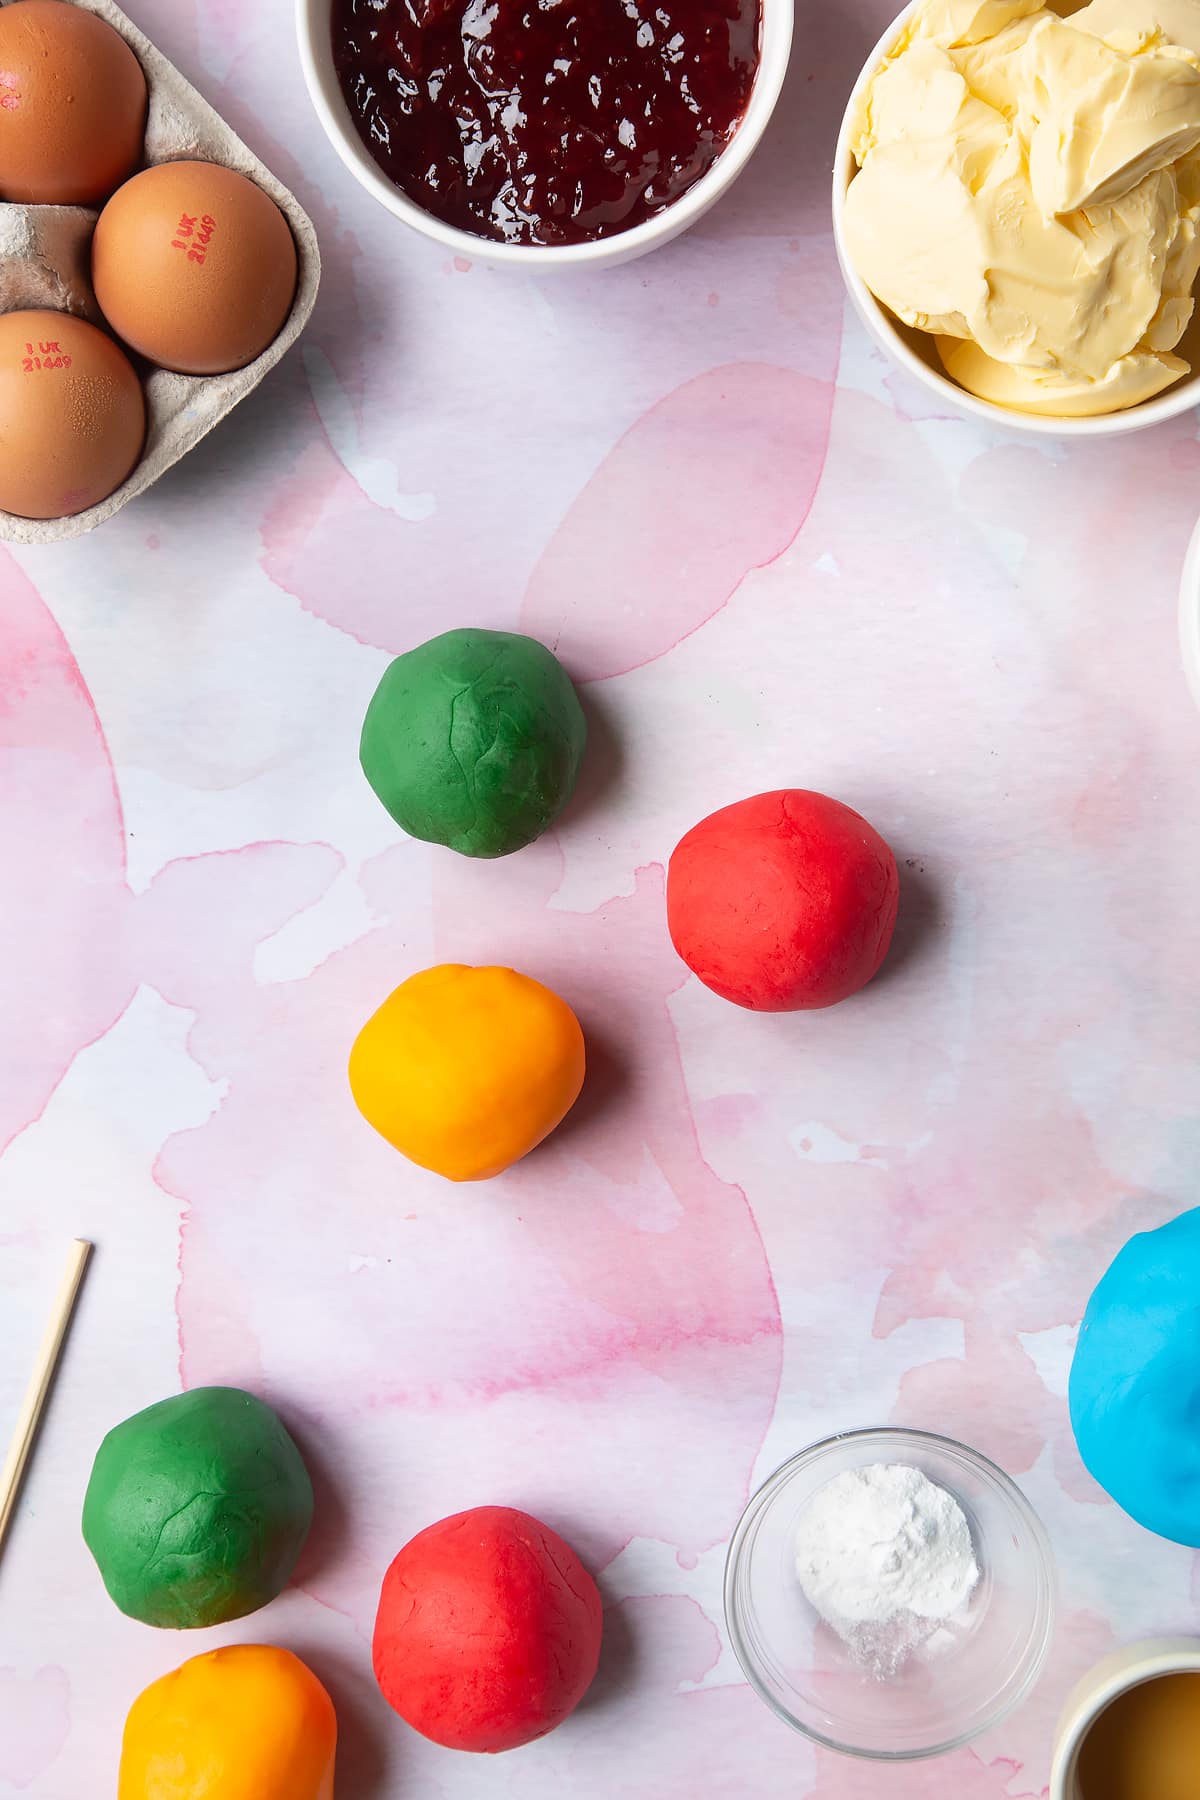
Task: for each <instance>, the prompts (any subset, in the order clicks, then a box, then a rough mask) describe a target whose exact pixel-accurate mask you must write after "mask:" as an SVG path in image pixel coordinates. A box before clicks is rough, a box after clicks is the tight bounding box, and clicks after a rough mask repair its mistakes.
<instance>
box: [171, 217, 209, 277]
mask: <svg viewBox="0 0 1200 1800" xmlns="http://www.w3.org/2000/svg"><path fill="white" fill-rule="evenodd" d="M216 229H217V221H216V220H215V219H214V218H213V216H212V214H211V213H204V214H202V215H201V216H200V217H197V216H196V215H195V214H193V213H183V214H181V215H180V219H179V223H178V225H177V226H176V227H175V236H174V237H173V238H172V239H171V248H172V250H182V251H184V252H185V253H186V255H187V259H188V261H189V262H194V263H199V264H200V265H201V267H203V265H204V261H205V258H206V257H207V255H208V246H209V245H210V244H211V242H212V238H213V233H214V231H215V230H216Z"/></svg>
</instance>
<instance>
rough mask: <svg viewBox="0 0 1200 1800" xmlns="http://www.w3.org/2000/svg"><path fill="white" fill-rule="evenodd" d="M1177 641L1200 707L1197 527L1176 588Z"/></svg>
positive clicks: (1199, 544) (1199, 531) (1199, 546)
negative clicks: (1177, 590) (1177, 606)
mask: <svg viewBox="0 0 1200 1800" xmlns="http://www.w3.org/2000/svg"><path fill="white" fill-rule="evenodd" d="M1179 642H1180V646H1181V648H1182V650H1183V672H1184V674H1185V675H1186V676H1187V678H1188V686H1189V687H1190V688H1191V690H1192V696H1193V698H1194V699H1195V702H1196V705H1197V706H1200V525H1197V527H1196V529H1195V531H1194V532H1193V533H1192V541H1191V543H1190V544H1189V545H1188V551H1187V555H1186V557H1185V558H1184V563H1183V579H1182V581H1181V582H1180V585H1179Z"/></svg>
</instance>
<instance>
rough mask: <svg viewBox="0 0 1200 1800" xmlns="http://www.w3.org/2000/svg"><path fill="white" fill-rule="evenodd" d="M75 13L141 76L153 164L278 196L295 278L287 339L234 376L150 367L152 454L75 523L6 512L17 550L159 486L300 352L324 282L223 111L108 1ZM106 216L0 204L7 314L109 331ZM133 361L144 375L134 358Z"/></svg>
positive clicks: (86, 3)
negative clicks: (101, 273)
mask: <svg viewBox="0 0 1200 1800" xmlns="http://www.w3.org/2000/svg"><path fill="white" fill-rule="evenodd" d="M71 4H72V5H76V6H82V7H85V8H86V10H87V11H88V12H94V13H99V15H100V17H101V18H102V19H107V21H108V23H109V24H110V25H112V26H114V27H115V28H116V30H117V31H119V32H120V34H121V36H122V37H123V38H124V39H125V41H126V43H127V44H128V45H129V46H130V48H131V49H132V50H133V52H134V53H135V55H136V56H137V58H138V61H139V62H140V63H141V65H142V68H143V69H144V70H145V74H146V84H147V86H148V88H149V90H150V110H149V116H148V119H147V123H146V150H145V158H144V162H145V164H146V165H149V164H151V163H161V162H179V161H181V160H188V159H192V160H195V161H199V162H217V163H224V164H225V165H226V166H227V167H228V168H231V169H237V170H238V172H239V173H240V174H242V175H248V176H249V177H250V179H251V181H255V182H257V183H258V185H259V187H260V188H262V189H263V191H264V192H265V193H267V194H269V195H270V196H271V198H272V200H274V202H275V204H276V205H277V206H278V207H279V208H280V210H281V212H282V213H283V215H284V217H285V218H286V219H287V222H288V224H289V225H290V226H291V228H292V236H293V238H294V239H295V240H296V256H297V260H298V264H299V279H298V281H297V284H296V297H295V299H294V300H293V302H292V310H291V312H290V313H289V314H288V317H287V320H286V323H285V324H284V327H283V330H282V331H281V332H280V333H279V336H278V337H277V338H276V339H275V341H274V343H272V344H269V345H268V347H267V348H266V349H265V350H264V351H263V353H262V355H261V356H260V357H258V358H256V360H255V361H254V362H252V363H249V364H248V365H247V366H246V367H245V368H244V369H235V370H234V371H233V373H232V374H230V375H175V374H172V373H171V372H170V371H168V370H166V369H146V370H144V376H143V386H144V389H145V394H146V427H147V429H146V446H145V449H144V450H143V451H142V459H141V461H140V462H139V463H138V465H137V467H136V468H135V469H134V471H133V473H132V475H130V476H129V478H128V480H127V481H125V482H124V483H123V484H122V485H121V486H120V487H119V488H118V489H117V491H116V493H115V494H110V495H109V497H108V499H107V500H104V501H102V502H101V503H100V505H99V506H92V507H89V508H88V510H87V511H86V512H81V513H76V514H74V516H73V517H71V518H68V519H22V518H18V517H17V515H16V514H15V513H6V512H2V511H0V538H3V539H7V540H8V542H10V543H16V544H48V543H54V542H56V541H57V540H58V539H60V538H70V537H78V536H80V535H81V533H83V532H85V531H91V530H93V529H94V527H95V526H97V525H101V524H103V522H104V520H105V519H109V518H111V517H112V515H113V513H115V512H119V511H120V509H121V507H123V506H124V505H126V504H127V502H128V501H130V500H133V499H135V498H136V496H137V495H138V494H141V493H144V492H145V490H146V489H147V488H148V487H151V486H152V485H153V484H154V482H156V481H157V480H158V478H159V476H160V475H162V474H164V473H165V472H166V470H167V469H169V468H170V467H171V465H172V463H177V462H178V461H179V459H180V457H181V456H186V454H187V452H188V451H189V450H190V449H191V448H192V446H193V445H194V444H197V443H199V441H200V439H201V438H202V437H204V436H205V435H206V433H208V432H210V431H211V430H212V428H213V426H214V425H216V424H217V423H218V422H219V421H220V420H221V419H223V418H224V417H225V414H226V413H227V412H230V411H231V410H232V408H233V407H235V406H236V405H237V403H238V401H239V400H244V399H245V397H246V395H247V394H248V393H250V392H251V391H252V389H254V388H256V387H257V386H258V384H259V382H260V381H261V380H262V378H263V376H264V375H265V374H266V373H267V371H268V370H269V369H272V368H274V366H275V364H276V363H277V362H278V361H279V359H280V357H281V356H282V355H283V354H284V352H285V351H286V350H287V349H288V347H289V346H290V345H291V344H294V343H295V341H296V339H297V338H298V337H299V335H300V333H301V332H302V331H303V329H304V327H305V325H306V324H307V323H308V318H309V315H310V314H311V312H312V309H313V303H314V302H315V300H316V297H317V286H318V283H319V281H320V278H321V258H320V253H319V251H318V249H317V234H316V232H315V231H314V230H313V226H312V221H311V220H310V219H309V217H308V215H307V214H306V213H305V212H304V210H303V208H302V207H301V206H300V204H299V202H298V201H297V199H296V197H295V195H294V194H292V193H290V192H289V191H288V189H287V188H285V187H284V185H283V183H282V182H280V181H277V180H276V178H275V177H274V175H272V174H271V172H270V170H269V169H267V168H264V167H263V165H262V163H260V162H259V160H258V158H257V157H256V156H255V155H254V154H253V153H252V152H251V151H250V150H248V149H247V148H246V145H245V144H243V142H242V140H241V139H240V138H239V137H238V136H237V134H236V132H234V131H232V130H230V128H229V126H228V125H227V124H226V123H225V121H224V119H222V118H221V116H220V114H219V113H216V112H214V111H213V109H212V107H211V106H210V105H209V104H208V102H207V100H204V99H202V98H201V96H200V95H199V94H198V93H197V92H196V90H195V88H194V87H193V86H192V85H191V83H190V82H188V81H185V80H184V78H183V76H182V75H181V74H180V73H179V70H178V69H177V68H176V67H175V65H174V64H173V63H170V62H168V61H167V59H166V57H165V56H163V55H162V53H161V51H158V50H156V49H155V47H154V45H153V44H152V43H151V42H150V40H149V39H148V38H147V37H145V36H144V35H143V34H142V32H140V31H139V30H138V29H137V27H136V26H135V25H134V24H133V23H132V22H131V21H130V20H129V19H128V18H126V16H125V14H124V13H123V12H122V11H121V9H120V8H119V7H118V6H115V5H113V3H112V0H71ZM98 217H99V213H98V210H97V209H95V208H93V207H84V206H18V205H14V204H3V203H0V312H12V311H14V310H15V309H17V308H21V307H40V306H45V307H51V308H53V309H54V310H55V311H58V312H71V313H76V314H78V315H79V316H80V317H81V318H85V319H90V320H91V321H92V323H93V324H100V323H103V320H102V316H101V313H100V310H99V308H98V307H97V305H96V297H95V295H94V293H93V292H92V283H91V276H90V264H91V243H92V233H93V231H94V230H95V227H96V220H97V218H98ZM133 360H134V363H135V365H136V366H139V367H140V366H141V365H140V364H138V359H137V358H136V357H135V358H134V359H133Z"/></svg>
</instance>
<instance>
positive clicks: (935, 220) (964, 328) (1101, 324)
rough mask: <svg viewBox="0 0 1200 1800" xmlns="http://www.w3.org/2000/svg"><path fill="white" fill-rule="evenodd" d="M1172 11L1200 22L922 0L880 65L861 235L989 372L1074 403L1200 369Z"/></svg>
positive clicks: (1105, 1) (935, 323) (1198, 196)
mask: <svg viewBox="0 0 1200 1800" xmlns="http://www.w3.org/2000/svg"><path fill="white" fill-rule="evenodd" d="M1185 8H1186V9H1191V10H1190V12H1188V13H1186V15H1185V13H1184V9H1185ZM1193 15H1194V16H1193ZM1114 21H1116V22H1114ZM1168 24H1180V25H1186V26H1188V27H1189V28H1191V29H1190V35H1191V36H1192V37H1193V39H1194V41H1195V42H1197V43H1200V0H1093V4H1092V5H1091V6H1089V7H1088V8H1086V9H1085V10H1084V11H1083V12H1082V13H1079V14H1076V15H1075V16H1074V18H1072V19H1071V20H1064V19H1061V18H1060V17H1059V16H1058V15H1057V14H1055V13H1052V12H1050V11H1048V10H1047V9H1045V8H1042V7H1039V6H1037V5H1036V4H1030V3H1029V0H925V4H924V5H923V6H921V7H919V8H918V10H917V12H916V13H915V14H914V15H913V17H912V19H911V20H910V22H909V25H908V28H907V29H906V31H905V33H904V34H903V36H902V38H901V39H900V40H899V41H898V42H897V44H896V45H895V46H894V47H893V50H892V51H891V53H890V54H889V56H888V57H887V58H886V59H885V61H884V63H883V65H882V66H881V67H880V69H879V70H878V71H877V72H876V74H875V76H874V78H873V80H872V81H871V82H870V83H868V84H867V87H866V89H865V91H864V93H863V94H862V96H861V99H860V103H859V107H858V112H857V115H856V118H855V120H854V130H853V140H852V141H853V147H854V154H855V159H856V161H857V163H858V165H859V172H858V174H857V175H856V176H855V178H854V180H853V181H852V183H851V185H850V188H849V191H848V194H847V197H846V213H845V225H846V241H847V248H848V250H849V253H850V256H851V259H852V261H853V262H854V264H855V266H856V267H857V269H858V271H859V273H860V275H861V276H862V278H863V280H864V281H865V282H866V284H867V286H868V287H869V288H870V289H871V291H872V292H873V293H874V294H875V295H876V297H877V298H878V299H879V300H881V301H882V302H883V304H884V305H885V306H887V307H889V308H890V309H891V311H892V312H894V313H895V314H896V316H897V317H898V318H899V319H901V320H903V321H904V322H905V323H906V324H909V325H912V326H914V327H916V328H917V329H919V330H924V331H928V332H930V333H932V334H933V335H934V336H935V337H936V338H939V339H960V340H962V342H963V344H964V345H965V346H966V348H965V349H964V350H962V351H957V350H955V349H954V348H953V346H950V345H939V349H940V350H941V352H942V359H943V362H945V363H946V365H947V367H949V368H950V369H951V373H952V374H953V375H954V377H955V379H956V380H958V381H960V382H961V383H962V385H963V386H965V387H968V388H969V389H970V390H971V391H972V392H976V393H979V394H981V395H982V396H983V397H985V398H988V399H994V400H996V402H997V403H998V404H1001V405H1005V406H1010V407H1013V408H1014V409H1016V410H1021V411H1038V412H1049V413H1054V412H1056V411H1058V412H1061V414H1062V416H1078V415H1080V414H1086V413H1098V412H1110V411H1116V410H1120V409H1121V408H1123V407H1126V406H1131V405H1136V404H1138V402H1139V401H1141V400H1143V399H1146V398H1149V397H1150V396H1151V395H1152V394H1154V393H1159V392H1161V391H1162V390H1163V389H1164V388H1166V387H1169V386H1170V385H1171V384H1172V383H1173V382H1175V381H1177V380H1179V379H1180V377H1181V376H1182V375H1185V374H1187V373H1188V367H1187V364H1186V363H1185V362H1183V361H1182V359H1181V358H1179V357H1177V356H1175V355H1173V354H1172V352H1173V351H1174V350H1175V348H1176V346H1177V345H1178V343H1179V340H1180V337H1181V336H1182V333H1183V331H1184V329H1185V328H1186V326H1187V324H1188V322H1189V320H1190V317H1191V311H1192V302H1191V288H1192V284H1193V282H1194V281H1195V279H1196V274H1197V269H1198V267H1200V55H1198V54H1197V53H1196V52H1195V51H1193V50H1192V49H1190V48H1189V47H1187V46H1185V45H1181V44H1176V43H1174V42H1171V41H1169V40H1168V38H1167V36H1166V34H1165V28H1166V26H1167V25H1168ZM1089 27H1090V28H1089Z"/></svg>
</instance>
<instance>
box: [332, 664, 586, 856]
mask: <svg viewBox="0 0 1200 1800" xmlns="http://www.w3.org/2000/svg"><path fill="white" fill-rule="evenodd" d="M586 742H587V724H586V721H585V719H584V716H583V709H582V708H581V706H580V704H579V700H578V698H577V696H576V693H575V689H574V688H573V687H572V686H571V680H570V677H569V676H568V675H567V673H566V670H565V669H564V668H563V667H562V664H561V663H559V662H558V661H557V660H556V658H555V657H553V656H552V655H551V654H550V652H549V650H547V649H546V647H545V645H544V644H539V643H538V642H537V640H536V638H529V637H519V636H517V635H515V634H514V633H513V632H509V631H447V632H445V633H443V635H442V636H441V637H435V638H430V640H429V642H428V643H426V644H421V645H419V646H418V647H417V649H415V650H410V651H409V652H408V653H407V655H405V656H398V657H397V658H396V660H395V662H393V663H392V665H391V666H390V668H389V669H388V670H387V671H386V673H385V674H384V677H383V680H382V681H381V682H380V684H379V686H378V688H377V689H376V691H375V697H374V699H373V700H372V701H371V704H370V706H369V707H368V709H367V717H366V721H365V723H364V725H363V732H362V747H361V756H362V766H363V773H364V774H365V775H366V778H367V780H368V781H369V782H370V784H371V786H372V787H373V788H374V790H375V792H376V793H377V794H378V796H379V798H380V799H381V800H382V801H383V804H384V805H385V806H386V807H387V809H388V811H389V812H390V813H391V815H392V817H393V819H395V821H396V823H397V824H398V825H401V826H403V828H404V830H405V831H407V832H408V834H409V836H410V837H415V838H423V839H424V840H425V841H426V842H427V843H431V844H446V845H448V846H449V848H450V849H451V850H458V851H460V852H461V853H462V855H464V856H507V855H508V854H509V853H510V851H513V850H520V849H521V848H522V847H523V846H524V845H525V844H531V843H532V842H533V840H534V838H536V837H540V836H541V834H542V832H543V831H545V829H546V827H547V826H548V825H550V824H552V823H553V821H554V820H555V819H556V818H557V816H558V814H559V813H560V812H561V811H562V809H563V807H564V806H565V805H566V804H567V801H568V800H569V799H570V798H571V795H572V793H573V792H574V790H575V783H576V781H577V779H578V776H579V768H580V764H581V763H582V761H583V751H584V745H585V744H586Z"/></svg>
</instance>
